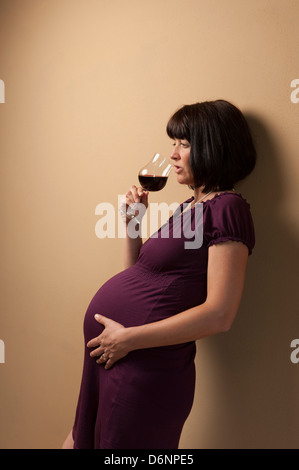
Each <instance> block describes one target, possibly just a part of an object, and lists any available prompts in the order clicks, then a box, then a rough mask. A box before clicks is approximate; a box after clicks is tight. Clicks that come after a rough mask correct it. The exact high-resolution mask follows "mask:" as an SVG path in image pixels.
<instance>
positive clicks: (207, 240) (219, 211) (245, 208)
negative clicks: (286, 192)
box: [203, 193, 255, 254]
mask: <svg viewBox="0 0 299 470" xmlns="http://www.w3.org/2000/svg"><path fill="white" fill-rule="evenodd" d="M228 240H233V241H239V242H242V243H244V244H245V245H246V246H247V247H248V251H249V254H251V253H252V250H253V247H254V245H255V233H254V225H253V220H252V216H251V212H250V205H249V204H248V202H247V201H246V200H245V199H243V197H242V196H241V195H240V194H236V193H224V194H220V195H219V196H215V197H214V198H213V199H211V200H210V201H207V204H206V207H205V210H204V218H203V242H204V244H205V245H206V246H208V247H209V246H211V245H214V244H216V243H221V242H225V241H228Z"/></svg>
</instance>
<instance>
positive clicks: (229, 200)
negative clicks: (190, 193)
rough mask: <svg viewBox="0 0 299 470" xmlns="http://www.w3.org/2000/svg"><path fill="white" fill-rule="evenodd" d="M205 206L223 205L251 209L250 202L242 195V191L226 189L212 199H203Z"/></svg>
mask: <svg viewBox="0 0 299 470" xmlns="http://www.w3.org/2000/svg"><path fill="white" fill-rule="evenodd" d="M203 204H204V206H211V207H214V208H217V207H219V208H220V207H223V206H235V207H246V208H247V209H250V204H249V202H248V201H247V200H246V199H245V198H244V197H243V196H242V194H241V193H237V192H235V191H224V192H222V193H217V194H215V196H213V197H212V198H211V199H207V200H206V201H203Z"/></svg>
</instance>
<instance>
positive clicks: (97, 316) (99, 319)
mask: <svg viewBox="0 0 299 470" xmlns="http://www.w3.org/2000/svg"><path fill="white" fill-rule="evenodd" d="M94 318H95V320H96V321H97V322H98V323H101V325H104V326H106V324H107V322H108V321H109V318H107V317H104V315H100V314H99V313H96V314H95V316H94Z"/></svg>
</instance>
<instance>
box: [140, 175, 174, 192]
mask: <svg viewBox="0 0 299 470" xmlns="http://www.w3.org/2000/svg"><path fill="white" fill-rule="evenodd" d="M138 178H139V182H140V184H141V186H142V188H143V189H144V190H145V191H160V190H161V189H163V188H164V186H165V184H166V183H167V176H153V175H139V176H138Z"/></svg>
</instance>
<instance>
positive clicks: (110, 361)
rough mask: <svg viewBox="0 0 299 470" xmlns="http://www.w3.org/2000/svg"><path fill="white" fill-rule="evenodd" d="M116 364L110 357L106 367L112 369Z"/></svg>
mask: <svg viewBox="0 0 299 470" xmlns="http://www.w3.org/2000/svg"><path fill="white" fill-rule="evenodd" d="M113 364H114V361H113V360H112V359H111V358H110V357H109V358H108V360H107V362H106V364H105V369H106V370H108V369H110V368H111V367H112V366H113Z"/></svg>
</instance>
